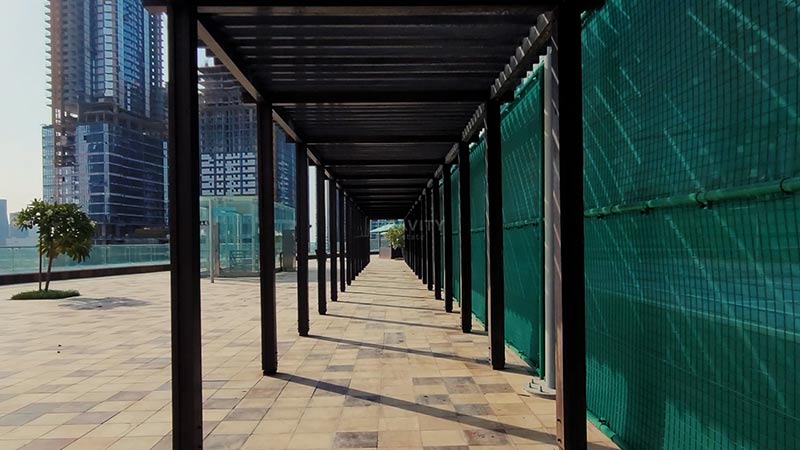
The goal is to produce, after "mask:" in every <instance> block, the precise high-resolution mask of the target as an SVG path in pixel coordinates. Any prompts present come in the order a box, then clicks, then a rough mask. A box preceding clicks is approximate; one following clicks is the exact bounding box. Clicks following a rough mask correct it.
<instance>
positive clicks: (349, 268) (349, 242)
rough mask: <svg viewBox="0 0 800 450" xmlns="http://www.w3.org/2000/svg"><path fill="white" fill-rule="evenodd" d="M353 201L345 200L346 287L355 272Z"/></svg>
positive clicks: (351, 281) (350, 282) (351, 280)
mask: <svg viewBox="0 0 800 450" xmlns="http://www.w3.org/2000/svg"><path fill="white" fill-rule="evenodd" d="M354 218H355V214H354V213H353V201H352V200H351V199H347V285H348V286H350V285H351V284H352V283H353V279H354V278H355V270H354V268H353V259H354V258H355V248H354V247H355V246H354V245H353V242H354V239H353V232H354V227H353V219H354Z"/></svg>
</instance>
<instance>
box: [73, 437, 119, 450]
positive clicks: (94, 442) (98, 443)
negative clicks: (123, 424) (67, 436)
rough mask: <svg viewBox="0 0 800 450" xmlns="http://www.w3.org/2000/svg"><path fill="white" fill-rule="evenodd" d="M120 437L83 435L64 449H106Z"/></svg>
mask: <svg viewBox="0 0 800 450" xmlns="http://www.w3.org/2000/svg"><path fill="white" fill-rule="evenodd" d="M118 440H119V438H108V437H105V438H90V437H83V438H81V439H78V440H77V441H75V442H73V443H72V444H70V445H68V446H67V447H65V448H64V450H105V449H107V448H108V447H111V445H113V444H114V442H116V441H118Z"/></svg>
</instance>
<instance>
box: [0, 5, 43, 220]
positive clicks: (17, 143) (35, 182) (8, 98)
mask: <svg viewBox="0 0 800 450" xmlns="http://www.w3.org/2000/svg"><path fill="white" fill-rule="evenodd" d="M45 37H46V35H45V4H44V0H3V14H0V55H3V56H2V57H3V69H2V70H0V198H5V199H8V210H9V212H13V211H17V210H19V209H21V208H23V207H24V206H25V205H26V204H27V203H28V202H29V201H30V200H31V199H33V198H34V197H41V196H42V134H41V126H42V125H43V124H47V123H50V109H49V108H48V107H47V90H46V89H47V72H46V67H45V57H46V54H45V49H46V47H45Z"/></svg>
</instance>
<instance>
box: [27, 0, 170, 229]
mask: <svg viewBox="0 0 800 450" xmlns="http://www.w3.org/2000/svg"><path fill="white" fill-rule="evenodd" d="M47 22H48V32H49V50H48V56H49V66H50V80H49V83H50V94H51V95H50V101H51V108H52V125H49V126H46V127H44V128H43V130H42V150H43V155H42V156H43V158H42V161H43V172H44V173H43V175H44V186H43V187H44V197H45V200H47V201H51V202H59V203H63V202H71V203H76V204H78V205H79V206H80V207H81V209H82V210H83V211H84V212H87V213H88V214H89V215H90V216H91V217H92V219H93V220H95V221H96V222H97V223H98V237H99V238H101V239H106V240H130V239H132V238H135V237H136V235H137V231H139V230H142V229H148V228H149V229H153V228H163V227H164V226H165V225H166V224H165V217H166V214H165V210H166V205H165V200H164V186H165V182H166V180H165V177H164V173H165V172H164V167H165V162H166V161H165V152H164V148H165V145H166V144H165V135H166V120H165V119H166V111H165V101H166V90H165V88H164V76H163V69H162V66H163V55H162V45H161V44H162V28H163V25H162V17H161V16H160V15H154V14H149V13H147V12H146V11H145V10H144V8H143V7H142V2H141V0H115V1H109V0H50V1H49V2H48V21H47Z"/></svg>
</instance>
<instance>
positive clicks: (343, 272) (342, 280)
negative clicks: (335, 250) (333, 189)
mask: <svg viewBox="0 0 800 450" xmlns="http://www.w3.org/2000/svg"><path fill="white" fill-rule="evenodd" d="M338 197H339V198H338V202H339V211H338V213H337V217H338V219H339V230H338V231H339V289H340V290H341V291H342V292H344V291H345V289H346V287H347V279H346V278H347V269H346V268H345V257H344V251H345V241H346V238H345V235H346V233H345V230H346V228H345V226H344V217H345V214H346V211H345V201H344V191H339V195H338Z"/></svg>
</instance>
